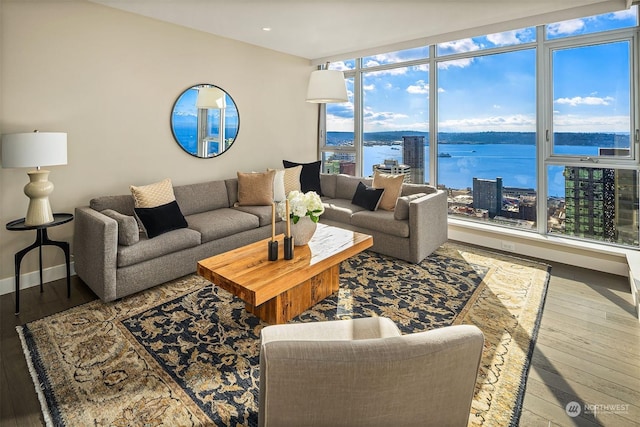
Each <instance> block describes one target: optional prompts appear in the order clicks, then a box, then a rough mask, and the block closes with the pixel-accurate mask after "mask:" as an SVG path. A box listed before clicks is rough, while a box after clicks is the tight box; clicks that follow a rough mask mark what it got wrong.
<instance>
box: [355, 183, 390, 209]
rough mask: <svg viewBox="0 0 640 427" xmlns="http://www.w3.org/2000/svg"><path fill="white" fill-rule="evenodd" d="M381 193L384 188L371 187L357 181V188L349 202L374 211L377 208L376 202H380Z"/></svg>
mask: <svg viewBox="0 0 640 427" xmlns="http://www.w3.org/2000/svg"><path fill="white" fill-rule="evenodd" d="M383 193H384V188H373V187H369V186H368V185H365V184H363V183H361V182H359V183H358V188H356V194H354V195H353V199H351V203H353V204H354V205H356V206H360V207H362V208H365V209H368V210H370V211H375V210H376V209H378V204H379V203H380V199H381V198H382V194H383Z"/></svg>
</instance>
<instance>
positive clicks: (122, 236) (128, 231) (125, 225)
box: [101, 209, 140, 246]
mask: <svg viewBox="0 0 640 427" xmlns="http://www.w3.org/2000/svg"><path fill="white" fill-rule="evenodd" d="M101 213H102V214H103V215H106V216H108V217H109V218H112V219H115V220H116V222H117V223H118V244H119V245H124V246H131V245H133V244H136V243H138V241H139V240H140V229H139V228H138V221H136V219H135V218H134V217H133V215H123V214H121V213H120V212H117V211H114V210H113V209H105V210H103V211H102V212H101Z"/></svg>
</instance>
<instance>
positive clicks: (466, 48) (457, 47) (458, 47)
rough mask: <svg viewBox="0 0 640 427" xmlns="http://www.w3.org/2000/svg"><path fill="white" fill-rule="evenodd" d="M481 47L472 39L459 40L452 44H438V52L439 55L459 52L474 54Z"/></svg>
mask: <svg viewBox="0 0 640 427" xmlns="http://www.w3.org/2000/svg"><path fill="white" fill-rule="evenodd" d="M480 48H481V46H480V45H478V44H477V43H476V42H474V41H473V39H461V40H456V41H453V42H445V43H440V44H438V50H439V51H440V52H441V54H445V55H447V54H449V55H450V54H452V53H461V52H474V51H476V50H480Z"/></svg>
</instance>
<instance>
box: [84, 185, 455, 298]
mask: <svg viewBox="0 0 640 427" xmlns="http://www.w3.org/2000/svg"><path fill="white" fill-rule="evenodd" d="M320 179H321V184H322V192H323V195H324V196H323V201H324V205H325V212H324V214H323V215H322V216H321V218H320V222H321V223H325V224H329V225H335V226H338V227H343V228H348V229H351V230H355V231H360V232H363V233H367V234H371V235H372V236H373V240H374V245H373V248H372V250H373V251H376V252H380V253H383V254H387V255H391V256H396V257H398V258H401V259H404V260H407V261H409V262H414V263H415V262H419V261H421V260H422V259H423V258H424V257H426V256H427V255H428V254H429V253H431V252H432V251H434V250H435V249H436V248H437V247H438V246H440V245H441V244H442V243H444V242H445V241H446V240H447V200H446V195H445V194H444V192H443V191H440V190H436V189H435V188H433V187H429V186H426V185H409V184H404V185H403V190H402V197H400V198H399V199H398V208H397V209H396V211H395V212H394V211H382V210H377V211H368V210H365V209H363V208H360V207H358V206H355V205H352V204H351V198H352V197H353V194H354V192H355V189H356V186H357V184H358V182H359V181H363V182H365V183H367V184H370V183H371V180H369V179H363V178H355V177H350V176H347V175H325V174H322V175H321V177H320ZM173 190H174V193H175V199H176V202H177V203H178V206H179V207H180V210H181V211H182V213H183V214H184V217H185V219H186V221H187V224H188V227H187V228H180V229H177V230H173V231H169V232H167V233H164V234H161V235H159V236H156V237H154V238H152V239H149V238H146V237H145V236H144V234H140V236H139V237H138V236H137V235H136V236H135V239H127V238H126V236H125V233H123V231H124V229H125V227H127V224H129V226H130V224H131V221H132V220H133V218H132V217H133V215H134V201H133V197H132V196H131V195H116V196H104V197H98V198H95V199H92V200H91V201H90V204H89V206H82V207H78V208H76V210H75V221H74V223H75V226H74V227H75V231H74V257H75V270H76V273H77V274H78V276H79V277H80V278H81V279H82V280H83V281H84V282H85V283H86V284H87V285H88V286H89V287H90V288H91V289H92V290H93V291H94V292H95V294H96V295H97V296H98V297H100V298H101V299H102V300H103V301H105V302H107V301H113V300H116V299H119V298H122V297H124V296H127V295H130V294H133V293H136V292H139V291H141V290H144V289H147V288H150V287H152V286H156V285H158V284H161V283H164V282H167V281H169V280H173V279H176V278H179V277H181V276H184V275H187V274H190V273H193V272H195V271H196V263H197V261H198V260H201V259H204V258H207V257H210V256H212V255H216V254H219V253H222V252H226V251H229V250H231V249H234V248H237V247H240V246H243V245H246V244H249V243H252V242H255V241H258V240H261V239H266V238H268V237H269V236H270V235H271V207H270V206H239V207H234V204H235V203H236V202H237V200H238V199H237V194H238V180H237V179H236V178H233V179H226V180H217V181H210V182H204V183H198V184H191V185H182V186H175V187H173ZM399 213H400V214H401V215H398V214H399ZM397 217H398V218H399V219H397ZM127 221H128V222H127ZM133 221H135V220H133ZM284 228H285V224H284V222H283V221H279V220H278V222H277V223H276V232H277V233H282V232H284ZM135 232H136V234H137V229H136V230H135ZM266 253H267V252H266V248H265V256H266Z"/></svg>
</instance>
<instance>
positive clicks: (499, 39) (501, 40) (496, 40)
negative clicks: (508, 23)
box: [487, 31, 520, 46]
mask: <svg viewBox="0 0 640 427" xmlns="http://www.w3.org/2000/svg"><path fill="white" fill-rule="evenodd" d="M487 40H489V41H490V42H491V43H493V44H495V45H496V46H509V45H514V44H519V43H520V39H519V38H518V31H505V32H504V33H496V34H489V35H488V36H487Z"/></svg>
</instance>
